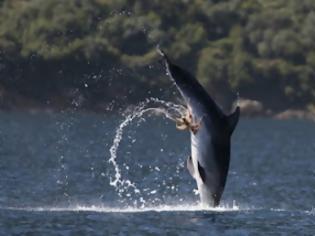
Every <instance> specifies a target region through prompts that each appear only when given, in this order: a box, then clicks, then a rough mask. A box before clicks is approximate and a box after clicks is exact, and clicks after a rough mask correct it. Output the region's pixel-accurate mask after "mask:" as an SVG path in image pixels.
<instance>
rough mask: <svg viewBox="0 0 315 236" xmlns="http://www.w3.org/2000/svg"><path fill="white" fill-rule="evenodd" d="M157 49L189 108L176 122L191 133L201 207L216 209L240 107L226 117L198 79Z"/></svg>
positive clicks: (191, 158)
mask: <svg viewBox="0 0 315 236" xmlns="http://www.w3.org/2000/svg"><path fill="white" fill-rule="evenodd" d="M157 50H158V53H159V54H160V55H161V56H162V57H163V58H164V60H165V64H166V67H167V71H168V75H169V76H170V77H171V79H172V80H173V81H174V82H175V84H176V86H177V88H178V90H179V91H180V93H181V95H182V97H183V98H184V100H185V102H186V105H187V107H188V114H187V115H186V116H184V117H183V118H181V119H180V120H178V123H177V127H178V128H179V129H184V128H189V129H190V131H191V132H190V134H191V156H189V157H188V159H187V169H188V170H189V173H190V174H191V176H192V177H193V178H194V179H195V180H196V182H197V186H198V192H199V195H200V201H201V204H202V205H204V206H210V207H216V206H218V205H219V203H220V199H221V196H222V193H223V190H224V187H225V183H226V178H227V174H228V170H229V164H230V152H231V135H232V133H233V131H234V129H235V127H236V125H237V123H238V120H239V115H240V108H239V106H237V107H236V109H235V111H234V112H233V113H232V114H230V115H228V116H227V115H225V114H224V113H223V112H222V110H221V109H220V108H219V107H218V106H217V104H216V103H215V102H214V100H213V99H212V98H211V97H210V96H209V95H208V93H207V92H206V91H205V89H204V88H203V87H202V86H201V84H200V83H199V82H198V81H197V79H195V78H194V77H193V76H192V75H191V74H190V73H189V72H187V71H186V70H184V69H182V68H180V67H179V66H177V65H175V64H173V63H172V62H171V61H170V59H169V58H168V56H167V55H166V54H165V53H164V52H163V51H162V50H160V49H159V48H158V49H157Z"/></svg>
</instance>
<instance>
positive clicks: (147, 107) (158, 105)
mask: <svg viewBox="0 0 315 236" xmlns="http://www.w3.org/2000/svg"><path fill="white" fill-rule="evenodd" d="M152 105H155V107H151V106H152ZM186 109H187V108H186V107H185V106H183V105H178V104H175V103H172V102H166V101H163V100H160V99H157V98H148V99H146V100H145V101H144V102H142V103H140V104H139V105H138V106H136V107H135V108H134V109H133V111H132V112H131V113H130V114H127V115H126V117H125V119H124V120H123V121H122V122H121V123H120V125H119V126H118V128H117V129H116V133H115V137H114V140H113V144H112V146H111V147H110V150H109V151H110V159H109V160H108V162H109V163H110V164H111V165H112V166H113V168H114V173H115V174H114V176H110V185H111V186H113V187H114V188H115V189H116V191H117V193H118V195H119V196H120V197H122V195H123V193H126V192H129V191H133V192H134V194H136V195H138V196H139V199H138V200H139V202H140V204H141V206H142V207H144V206H145V200H144V199H143V198H142V197H141V190H140V189H139V188H138V187H137V186H136V184H135V183H133V182H132V181H130V180H129V179H123V178H122V175H121V168H120V166H119V165H118V163H117V151H118V148H119V145H120V143H121V140H122V139H123V132H124V129H125V128H126V127H127V126H128V125H130V124H131V123H132V122H133V121H134V120H137V121H138V124H139V123H140V122H141V121H144V119H143V116H144V115H145V114H154V115H164V116H165V117H166V118H168V119H170V120H172V121H176V119H177V118H179V117H181V116H183V115H184V114H185V113H186ZM135 204H137V200H136V201H135Z"/></svg>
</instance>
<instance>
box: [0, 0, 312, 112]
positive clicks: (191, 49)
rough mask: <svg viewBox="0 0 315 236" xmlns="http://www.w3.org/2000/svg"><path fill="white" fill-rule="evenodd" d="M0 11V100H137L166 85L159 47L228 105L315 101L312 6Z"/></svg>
mask: <svg viewBox="0 0 315 236" xmlns="http://www.w3.org/2000/svg"><path fill="white" fill-rule="evenodd" d="M0 7H1V10H0V76H1V77H0V87H1V91H2V92H1V93H0V95H1V96H5V95H4V94H8V93H14V94H16V95H17V96H23V97H25V98H30V99H32V100H34V101H36V100H38V101H40V102H42V103H45V102H46V103H47V101H49V102H52V103H56V104H57V103H58V101H59V100H63V99H62V98H66V97H67V96H70V97H71V96H72V95H71V94H79V95H80V96H81V97H83V98H84V99H85V100H86V101H88V102H87V106H88V105H89V104H94V103H97V102H98V101H99V100H102V101H110V100H112V99H115V98H116V95H117V93H119V94H120V97H123V96H128V94H129V93H130V91H137V92H136V94H133V95H130V96H129V98H130V102H132V101H133V100H135V98H136V97H141V96H146V94H145V93H144V91H145V90H149V89H153V90H154V88H156V87H159V86H162V87H163V84H164V83H166V82H165V75H164V71H162V72H161V71H160V70H157V69H156V66H154V68H155V69H153V70H149V69H148V68H150V66H152V65H157V60H158V55H157V54H156V51H155V47H156V45H157V44H160V45H161V47H163V48H164V49H165V51H167V52H168V53H169V55H170V56H171V57H172V58H173V59H174V60H176V61H177V62H178V63H179V64H181V65H182V66H185V67H186V68H188V69H189V70H190V71H192V72H193V73H196V75H197V77H198V79H199V80H200V81H201V82H202V83H203V85H205V86H206V88H207V89H208V90H209V91H210V92H211V93H212V94H214V95H215V96H216V97H217V98H218V99H219V100H221V101H223V102H224V101H225V100H228V101H229V99H230V98H231V97H233V94H235V93H236V92H239V93H240V95H241V96H242V97H245V98H250V99H256V100H259V101H262V102H263V104H264V105H265V107H267V108H270V109H273V110H281V109H285V108H297V107H299V108H306V107H307V106H309V105H311V104H314V103H315V43H314V42H315V27H314V25H315V1H312V0H303V1H299V0H230V1H228V0H226V1H224V0H221V1H214V0H213V1H204V0H169V1H160V0H150V1H146V0H89V1H85V0H67V1H64V0H0ZM160 68H162V67H160ZM121 71H123V72H121ZM126 71H127V72H126ZM159 71H160V72H159ZM158 73H159V74H158ZM153 77H154V79H152V78H153ZM126 81H127V82H128V84H126ZM87 85H88V89H87ZM138 88H145V89H138ZM137 89H138V90H137ZM141 92H143V94H141ZM69 94H70V95H69ZM2 99H3V98H2ZM13 103H14V102H13ZM70 103H71V102H70Z"/></svg>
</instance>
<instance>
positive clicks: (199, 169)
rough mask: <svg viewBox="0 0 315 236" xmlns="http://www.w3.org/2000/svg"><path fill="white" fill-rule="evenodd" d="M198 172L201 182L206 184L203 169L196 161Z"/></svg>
mask: <svg viewBox="0 0 315 236" xmlns="http://www.w3.org/2000/svg"><path fill="white" fill-rule="evenodd" d="M198 172H199V175H200V178H201V180H202V182H203V183H205V182H206V172H205V170H204V168H203V167H202V166H201V165H200V164H199V161H198Z"/></svg>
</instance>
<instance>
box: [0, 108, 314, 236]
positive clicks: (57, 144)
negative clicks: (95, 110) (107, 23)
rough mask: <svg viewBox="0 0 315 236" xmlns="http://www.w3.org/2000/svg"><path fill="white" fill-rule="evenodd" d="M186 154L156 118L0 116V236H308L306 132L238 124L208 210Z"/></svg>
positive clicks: (179, 137)
mask: <svg viewBox="0 0 315 236" xmlns="http://www.w3.org/2000/svg"><path fill="white" fill-rule="evenodd" d="M129 118H130V117H129ZM126 119H127V120H126ZM189 152H190V139H189V134H188V133H187V132H184V131H179V130H176V128H175V124H174V122H172V121H171V120H169V119H166V118H164V117H162V116H152V115H151V116H148V115H143V116H140V115H139V116H135V117H132V118H130V119H129V120H128V118H125V116H124V115H122V114H117V115H111V114H103V115H102V114H86V113H85V114H84V113H78V112H64V113H60V114H55V113H51V114H48V113H42V112H36V113H32V114H31V113H22V112H20V113H19V112H1V113H0V235H315V123H312V122H309V121H301V120H288V121H277V120H270V119H241V121H240V123H239V125H238V126H237V128H236V131H235V133H234V134H233V139H232V155H231V166H230V171H229V176H228V181H227V185H226V188H225V192H224V195H223V198H222V202H221V204H220V207H218V208H209V209H203V208H202V207H201V206H200V205H199V203H198V195H197V194H198V193H197V191H196V184H195V182H194V181H193V179H192V178H191V177H190V176H189V174H188V171H187V170H186V166H185V163H186V158H187V156H188V155H189Z"/></svg>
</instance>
